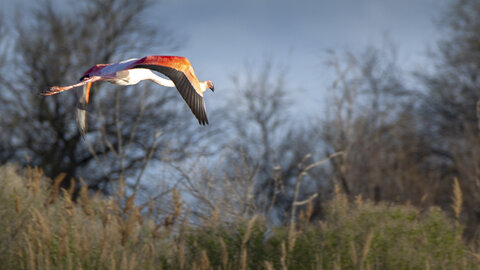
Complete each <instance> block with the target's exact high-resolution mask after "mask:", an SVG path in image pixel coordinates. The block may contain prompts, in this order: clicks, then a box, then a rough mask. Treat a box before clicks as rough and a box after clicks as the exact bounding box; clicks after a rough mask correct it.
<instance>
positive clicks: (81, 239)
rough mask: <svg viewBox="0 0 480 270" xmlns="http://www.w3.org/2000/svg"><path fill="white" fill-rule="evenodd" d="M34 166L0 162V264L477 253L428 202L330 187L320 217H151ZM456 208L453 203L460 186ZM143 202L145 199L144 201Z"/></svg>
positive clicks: (105, 265) (442, 259) (427, 260)
mask: <svg viewBox="0 0 480 270" xmlns="http://www.w3.org/2000/svg"><path fill="white" fill-rule="evenodd" d="M61 180H62V179H61V177H59V178H58V179H56V181H55V183H56V184H54V185H53V186H50V185H49V184H48V183H51V181H50V180H49V179H46V178H45V177H44V176H42V173H41V172H40V171H39V170H38V169H35V168H27V169H25V170H19V169H17V168H16V167H15V166H3V167H0V205H1V209H0V243H1V245H0V268H1V269H478V265H479V263H480V253H479V252H478V251H477V250H475V249H474V248H472V247H470V245H467V244H466V243H465V240H464V239H463V238H462V226H461V224H459V223H458V222H457V221H456V220H455V219H452V218H448V217H447V216H446V215H445V213H444V212H443V211H442V210H440V209H438V208H430V209H423V210H420V209H417V208H415V207H412V206H405V205H394V204H387V203H379V204H373V203H371V202H368V201H362V200H361V198H358V197H357V198H356V199H355V200H353V201H349V200H348V199H347V198H346V197H345V196H344V195H343V194H341V193H340V192H337V193H336V195H335V197H334V198H333V199H332V200H331V201H329V202H327V203H326V204H325V212H326V215H325V218H324V219H323V220H322V221H319V222H318V221H317V222H309V215H310V214H311V207H310V208H309V207H307V208H306V210H305V211H303V212H301V213H300V214H299V215H298V219H297V221H296V223H295V224H291V225H290V226H283V227H282V226H280V227H277V226H272V225H269V224H268V223H267V222H266V221H265V218H264V217H262V216H258V215H257V216H252V217H251V218H250V219H249V220H237V221H235V222H229V223H225V222H223V221H222V219H221V217H218V216H215V215H212V218H211V220H210V221H209V222H208V223H207V224H192V223H191V221H189V220H188V209H184V206H182V204H181V202H180V200H181V198H178V196H173V197H174V198H175V197H176V198H177V199H176V200H177V202H175V200H173V204H171V205H170V206H168V207H170V208H172V209H164V210H165V212H168V213H171V214H170V215H169V216H168V217H167V218H165V219H164V220H163V221H161V222H158V221H155V220H156V219H154V217H153V216H151V215H150V214H149V213H150V212H151V211H149V209H148V206H147V207H145V208H143V209H141V208H140V207H139V206H136V205H134V204H133V197H131V198H121V196H120V197H118V196H114V197H111V198H104V197H100V196H93V197H92V196H88V195H87V190H86V189H85V188H84V189H82V191H81V192H80V195H79V198H78V203H73V202H72V200H71V195H70V194H71V192H72V191H68V190H59V189H58V184H59V182H60V181H61ZM455 196H456V197H457V198H455V199H454V201H455V200H456V201H457V205H454V207H456V210H455V211H457V213H459V212H460V211H461V196H462V195H461V191H460V190H458V191H457V192H456V195H455ZM150 210H151V209H150Z"/></svg>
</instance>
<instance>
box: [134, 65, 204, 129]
mask: <svg viewBox="0 0 480 270" xmlns="http://www.w3.org/2000/svg"><path fill="white" fill-rule="evenodd" d="M135 68H148V69H151V70H155V71H158V72H160V73H162V74H164V75H165V76H167V77H168V78H169V79H170V80H172V81H173V83H174V84H175V87H176V88H177V90H178V92H180V95H181V96H182V97H183V99H184V100H185V102H187V105H188V107H189V108H190V110H191V111H192V113H193V114H194V115H195V117H196V118H197V119H198V123H199V124H200V125H208V119H207V112H206V109H205V101H204V100H203V97H202V96H200V95H199V94H198V93H197V91H196V90H195V88H194V87H193V86H192V84H191V83H190V82H189V80H188V78H187V76H186V75H185V74H184V73H183V72H181V71H178V70H176V69H174V68H169V67H165V66H157V65H137V66H135Z"/></svg>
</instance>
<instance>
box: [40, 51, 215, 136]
mask: <svg viewBox="0 0 480 270" xmlns="http://www.w3.org/2000/svg"><path fill="white" fill-rule="evenodd" d="M152 70H154V71H158V72H160V73H162V74H164V75H165V76H167V77H168V78H169V79H170V80H168V79H165V78H162V77H160V76H158V75H156V74H155V73H153V72H152ZM143 80H150V81H153V82H154V83H157V84H159V85H162V86H165V87H176V88H177V90H178V92H180V95H181V96H182V97H183V99H184V100H185V101H186V102H187V105H188V106H189V107H190V110H191V111H192V112H193V114H194V115H195V117H196V118H197V119H198V123H199V124H200V125H206V124H208V119H207V113H206V108H205V101H204V100H203V92H205V91H206V90H207V89H211V90H212V91H214V88H213V83H212V81H210V80H207V81H201V82H200V81H198V79H197V76H195V73H194V72H193V67H192V65H191V64H190V61H188V59H187V58H185V57H180V56H158V55H151V56H146V57H143V58H141V59H138V58H134V59H129V60H125V61H122V62H119V63H113V64H97V65H95V66H93V67H91V68H90V69H89V70H87V72H85V74H83V76H82V78H81V79H80V81H79V82H78V83H76V84H72V85H68V86H52V87H50V89H48V90H46V91H43V92H42V93H40V94H41V95H44V96H50V95H55V94H58V93H60V92H63V91H67V90H70V89H72V88H75V87H79V86H83V88H82V89H77V98H78V102H77V123H78V128H79V129H80V132H81V133H82V136H85V126H86V123H85V122H86V119H85V110H86V107H87V104H88V99H89V94H90V88H91V86H92V83H94V82H96V81H107V82H110V83H114V84H118V85H134V84H137V83H139V82H140V81H143Z"/></svg>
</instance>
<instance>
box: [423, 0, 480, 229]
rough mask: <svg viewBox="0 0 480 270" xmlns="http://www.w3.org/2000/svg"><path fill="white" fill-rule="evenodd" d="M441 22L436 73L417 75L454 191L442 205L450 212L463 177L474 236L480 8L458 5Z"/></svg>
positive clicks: (466, 2)
mask: <svg viewBox="0 0 480 270" xmlns="http://www.w3.org/2000/svg"><path fill="white" fill-rule="evenodd" d="M439 18H440V22H441V23H440V24H439V25H440V30H441V31H442V33H443V34H444V35H443V36H444V38H443V39H442V40H440V42H439V43H438V50H436V51H435V52H434V53H432V54H431V56H432V60H433V61H434V64H435V68H434V70H433V72H430V73H428V72H425V71H419V72H418V73H417V75H418V76H419V78H421V79H422V81H423V83H424V86H425V93H424V95H423V101H424V102H423V104H422V105H423V106H422V110H420V113H421V114H422V116H423V123H424V124H425V125H424V126H423V129H422V132H423V133H424V134H426V135H427V136H428V137H429V138H430V145H432V147H433V149H434V151H433V152H432V155H431V159H432V160H435V161H436V163H437V169H438V170H439V171H441V172H442V175H441V179H442V182H443V183H444V185H445V186H447V185H450V186H449V187H445V188H444V193H443V196H441V197H440V196H439V198H438V201H439V203H441V204H442V205H444V206H445V208H446V209H449V208H448V205H449V204H450V198H451V196H450V194H451V190H450V189H451V188H450V187H451V183H452V180H453V178H454V177H458V180H459V183H460V186H461V187H462V191H464V206H465V208H464V218H465V219H466V221H467V224H468V227H467V228H468V232H469V233H472V232H474V231H476V230H477V229H476V227H477V226H478V223H479V222H480V200H479V198H478V192H480V180H479V179H480V178H479V176H480V165H479V164H480V140H479V132H480V125H479V123H480V122H479V119H480V114H479V112H480V107H479V104H480V103H479V100H480V77H479V74H480V46H479V44H480V3H479V2H478V1H474V0H454V1H452V2H451V3H450V4H449V5H448V6H447V8H446V9H445V11H444V13H443V14H442V15H441V16H440V17H439Z"/></svg>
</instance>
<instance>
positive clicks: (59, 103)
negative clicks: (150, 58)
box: [0, 0, 198, 191]
mask: <svg viewBox="0 0 480 270" xmlns="http://www.w3.org/2000/svg"><path fill="white" fill-rule="evenodd" d="M152 4H153V3H152V2H150V1H148V0H140V1H127V0H88V1H83V2H81V3H80V2H72V3H71V6H70V8H69V9H68V10H67V11H65V10H62V11H59V10H57V9H56V8H55V7H54V5H53V4H52V3H51V2H50V1H45V2H43V3H42V4H41V5H39V6H37V7H36V8H33V9H32V10H31V11H30V12H29V13H22V14H24V17H20V18H18V20H17V21H16V22H15V24H14V27H13V32H12V33H9V34H10V35H11V36H14V37H15V43H14V49H15V50H14V53H15V56H14V57H13V58H12V59H10V61H9V62H7V63H8V64H7V65H9V66H15V67H16V68H15V69H12V70H14V72H10V73H8V74H3V75H2V77H1V78H0V79H1V81H2V82H3V85H4V89H5V91H2V93H1V94H0V103H2V106H1V108H0V113H1V114H2V122H0V124H1V125H2V126H1V129H2V133H3V132H5V133H4V134H7V135H4V137H3V139H4V140H2V146H1V147H3V148H4V149H6V150H7V151H9V152H8V154H7V155H8V158H7V159H8V160H15V161H17V162H25V159H24V157H25V155H28V156H29V157H30V162H31V164H33V165H38V166H40V167H41V168H43V169H44V170H45V172H46V174H47V175H48V176H50V177H55V176H56V175H58V174H59V173H62V172H65V173H67V179H68V177H77V178H78V177H83V178H85V179H86V180H87V182H88V184H89V186H90V188H93V189H99V190H103V191H107V190H108V183H109V182H110V181H111V180H118V179H121V178H124V177H138V176H141V171H142V170H143V169H144V166H145V164H146V162H147V161H148V160H156V161H161V160H163V159H164V158H165V157H168V160H172V159H173V160H175V159H176V160H179V159H182V158H184V157H185V156H187V153H188V149H189V145H192V143H193V140H195V138H198V137H194V136H189V135H188V133H189V131H191V130H192V129H194V128H196V127H195V126H189V125H188V124H189V123H191V122H189V121H179V120H180V119H183V117H184V116H185V114H183V113H181V111H182V110H181V109H180V108H181V107H179V106H180V105H182V104H181V102H177V101H178V94H177V93H176V91H169V90H163V89H158V86H155V87H150V85H149V84H140V85H139V86H135V87H130V88H127V89H125V88H123V89H120V88H119V87H114V86H112V85H108V84H104V83H99V84H97V85H95V86H94V87H95V89H94V91H93V93H92V94H91V95H92V96H91V106H89V110H90V112H89V113H88V114H89V120H88V122H89V124H91V125H90V127H89V129H88V130H89V131H88V133H87V143H86V142H84V141H83V140H82V138H81V136H80V134H79V133H78V131H77V129H76V126H75V120H74V108H75V104H76V100H75V95H74V93H73V92H71V93H68V92H67V93H65V94H60V95H56V96H52V97H40V96H38V93H39V92H40V91H42V90H44V89H47V88H48V87H50V86H52V85H62V84H67V83H70V82H72V81H76V80H78V79H79V78H78V77H79V76H80V75H81V73H82V72H83V71H85V70H86V69H87V68H89V67H90V66H91V65H93V64H96V63H109V62H113V61H116V60H122V59H124V58H125V57H129V56H139V54H140V55H143V54H146V53H147V52H148V53H155V52H162V53H163V52H165V51H168V50H173V49H175V48H176V47H177V46H178V44H179V43H178V42H177V41H176V39H175V38H174V37H173V35H172V33H171V32H170V31H169V30H167V29H162V28H161V27H159V25H158V24H157V25H154V26H153V25H152V26H150V25H148V24H146V23H144V20H143V19H142V16H143V14H145V12H147V10H148V8H149V7H150V6H151V5H152ZM65 12H66V13H65ZM152 44H153V45H152ZM146 48H148V51H147V49H146ZM147 97H148V98H147ZM172 100H175V102H171V101H172ZM192 122H193V121H192ZM160 133H161V136H158V135H159V134H160ZM146 157H148V158H146ZM7 159H5V160H7Z"/></svg>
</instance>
